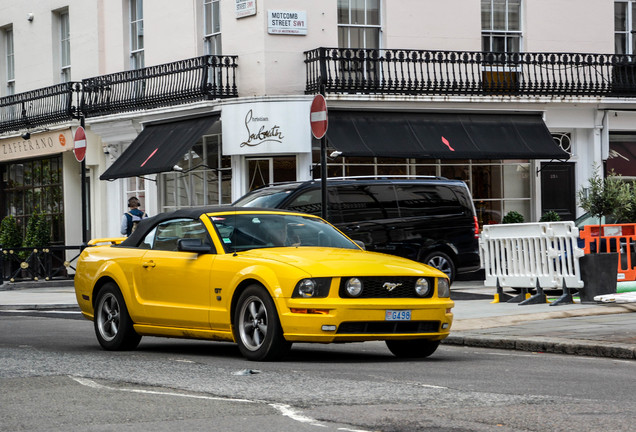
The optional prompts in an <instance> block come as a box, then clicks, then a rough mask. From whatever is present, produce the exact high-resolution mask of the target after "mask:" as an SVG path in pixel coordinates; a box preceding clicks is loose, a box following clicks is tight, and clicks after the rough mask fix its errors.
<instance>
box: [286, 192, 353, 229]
mask: <svg viewBox="0 0 636 432" xmlns="http://www.w3.org/2000/svg"><path fill="white" fill-rule="evenodd" d="M327 194H328V196H327V200H328V201H329V206H328V208H329V214H328V219H329V221H330V222H331V223H338V222H341V221H342V217H340V211H339V210H338V197H337V196H336V194H335V191H334V189H333V188H328V189H327ZM284 208H285V209H287V210H293V211H297V212H302V213H309V214H312V215H315V216H321V214H322V191H321V190H320V189H310V190H307V191H305V192H302V193H300V194H298V195H297V196H295V197H294V198H292V200H291V201H290V202H289V203H288V204H285V207H284Z"/></svg>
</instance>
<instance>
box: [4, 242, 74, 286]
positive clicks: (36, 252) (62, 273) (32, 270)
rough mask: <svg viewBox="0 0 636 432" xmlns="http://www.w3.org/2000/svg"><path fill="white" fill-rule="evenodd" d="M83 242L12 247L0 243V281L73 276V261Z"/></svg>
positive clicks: (67, 277) (71, 277)
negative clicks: (39, 246)
mask: <svg viewBox="0 0 636 432" xmlns="http://www.w3.org/2000/svg"><path fill="white" fill-rule="evenodd" d="M83 248H84V246H48V247H44V248H12V249H3V248H2V247H1V246H0V272H1V273H0V275H1V276H2V277H0V285H1V284H3V283H4V282H5V281H7V282H23V281H33V280H35V281H37V280H41V279H43V280H47V281H48V280H52V279H73V277H74V276H75V264H76V263H77V258H78V257H79V254H80V253H81V251H82V249H83Z"/></svg>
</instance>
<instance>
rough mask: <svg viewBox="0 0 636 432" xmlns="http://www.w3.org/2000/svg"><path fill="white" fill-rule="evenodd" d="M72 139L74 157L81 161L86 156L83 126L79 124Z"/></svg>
mask: <svg viewBox="0 0 636 432" xmlns="http://www.w3.org/2000/svg"><path fill="white" fill-rule="evenodd" d="M73 141H74V146H73V153H75V159H77V161H78V162H81V161H83V160H84V157H85V156H86V133H85V132H84V128H83V127H81V126H80V127H78V128H77V130H76V131H75V136H74V138H73Z"/></svg>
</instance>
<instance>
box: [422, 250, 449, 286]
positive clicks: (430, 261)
mask: <svg viewBox="0 0 636 432" xmlns="http://www.w3.org/2000/svg"><path fill="white" fill-rule="evenodd" d="M422 262H423V263H424V264H426V265H430V266H431V267H435V268H436V269H437V270H440V271H441V272H444V273H445V274H446V276H448V278H449V279H450V281H451V282H453V281H454V280H455V263H454V262H453V260H452V259H451V257H449V256H448V255H446V254H445V253H444V252H440V251H435V252H431V253H430V254H428V255H426V258H424V260H423V261H422Z"/></svg>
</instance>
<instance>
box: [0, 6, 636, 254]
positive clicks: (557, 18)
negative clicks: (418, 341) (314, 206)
mask: <svg viewBox="0 0 636 432" xmlns="http://www.w3.org/2000/svg"><path fill="white" fill-rule="evenodd" d="M23 3H24V2H14V1H8V0H0V120H2V121H1V122H0V132H1V133H0V170H1V172H2V184H1V191H0V215H1V216H6V215H9V214H13V215H15V216H17V217H18V218H22V220H23V221H25V220H26V219H27V218H28V216H29V214H30V212H32V211H33V210H34V208H35V207H38V208H39V209H40V210H41V211H44V212H45V213H46V214H47V215H48V217H49V218H50V220H51V221H52V222H53V230H54V232H53V237H54V241H56V242H57V243H59V244H67V245H71V244H80V243H81V242H82V241H83V239H85V238H96V237H113V236H118V235H119V225H120V220H121V215H122V214H123V212H124V211H126V203H127V199H128V198H129V197H131V196H137V197H139V198H140V199H141V201H142V208H143V209H144V210H146V212H147V213H149V214H151V215H153V214H157V213H159V212H162V211H167V210H172V209H176V208H183V207H191V206H201V205H215V204H229V203H231V202H232V201H234V200H235V199H237V198H239V197H240V196H241V195H243V194H244V193H246V192H248V191H249V190H251V189H253V188H255V187H258V186H261V185H263V184H268V183H271V182H278V181H293V180H308V179H312V178H319V177H320V157H321V155H320V152H319V149H320V142H319V141H318V140H316V139H314V138H312V134H311V129H310V123H309V111H310V104H311V101H312V99H313V97H314V95H315V94H316V93H318V92H319V91H320V90H323V91H324V93H325V97H326V100H327V105H328V108H329V130H328V132H327V146H328V151H327V153H328V155H329V158H328V162H327V163H328V174H329V176H331V177H341V176H409V177H414V176H420V175H435V176H444V177H448V178H459V179H462V180H464V181H466V182H467V184H468V185H469V187H470V189H471V192H472V194H473V198H474V202H475V207H476V209H477V212H478V215H479V222H480V223H481V224H488V223H500V222H501V219H502V217H503V216H504V215H505V214H506V213H508V212H510V211H513V210H514V211H518V212H520V213H521V214H522V215H523V216H524V218H525V220H526V221H537V220H539V218H540V217H541V215H542V214H543V213H545V212H546V211H548V210H554V211H557V212H558V213H560V214H561V216H562V217H563V218H564V219H573V218H575V217H576V216H578V215H580V213H581V212H582V210H581V209H580V208H578V206H577V203H576V192H577V191H578V190H579V189H580V188H582V187H585V186H586V183H587V179H588V178H589V177H590V176H591V175H592V173H593V170H594V167H595V166H599V167H601V169H605V170H609V169H611V168H614V169H615V170H616V171H617V172H619V173H621V174H622V175H623V176H625V177H626V178H630V177H633V176H636V170H634V172H631V171H630V166H629V165H630V164H629V161H631V158H632V157H633V156H634V155H636V111H634V108H636V81H630V80H631V78H632V76H633V69H631V67H632V66H631V65H630V63H631V61H632V57H631V54H633V50H634V49H636V47H633V46H632V45H633V42H632V40H631V36H630V34H631V33H630V32H631V31H632V30H633V29H634V28H633V24H632V16H631V10H632V8H633V6H634V4H636V1H631V0H629V1H614V0H581V1H577V2H573V1H571V0H481V1H480V0H454V1H450V2H425V1H421V0H399V1H398V0H322V1H319V2H318V1H297V0H294V1H292V0H190V1H182V2H173V1H168V0H153V1H148V0H146V1H143V0H122V1H105V0H51V1H49V2H29V3H27V4H23ZM460 10H461V13H458V11H460ZM486 53H491V54H492V53H494V54H492V55H491V57H487V56H486ZM542 53H543V54H544V55H542ZM556 53H560V54H563V53H567V56H563V55H556ZM550 54H551V55H552V56H551V55H550ZM201 58H203V60H201V61H202V62H203V63H202V64H203V66H201V65H199V63H197V62H199V61H198V60H197V61H195V59H201ZM599 59H600V60H599ZM217 62H220V63H217ZM610 63H611V64H610ZM608 65H609V66H608ZM192 71H199V72H200V73H199V72H196V73H195V72H192ZM475 71H477V72H475ZM604 73H605V75H603V76H601V77H600V78H599V76H600V75H602V74H604ZM621 74H624V75H625V77H626V78H624V77H623V75H621ZM194 79H196V80H198V81H197V82H191V81H192V80H194ZM618 84H620V85H618ZM56 86H60V87H59V88H60V89H62V90H60V92H61V93H63V92H64V91H68V92H69V93H68V95H70V96H69V97H68V99H64V101H65V103H67V105H68V106H67V107H65V108H63V109H60V110H59V111H64V112H67V113H68V116H67V117H66V118H65V117H64V116H61V117H59V118H58V117H51V118H50V119H47V116H46V115H44V114H42V113H41V112H35V114H33V115H32V114H31V111H30V110H31V109H35V107H37V106H38V101H42V100H48V99H47V98H48V97H50V96H49V94H50V93H51V92H53V90H55V89H58V87H56ZM197 86H198V87H197ZM320 86H322V87H320ZM194 87H197V88H199V89H200V95H199V96H202V97H190V96H188V95H186V94H185V93H186V91H185V89H188V88H194ZM45 89H46V91H45ZM53 93H54V92H53ZM51 97H53V98H54V97H56V96H51ZM33 101H36V102H33ZM140 101H142V102H143V103H141V102H140ZM119 102H121V103H119ZM47 109H51V110H55V109H57V108H55V109H53V108H52V107H51V106H50V105H47V104H46V103H44V104H43V106H42V107H41V110H40V111H44V112H46V110H47ZM38 116H39V117H38ZM80 117H84V119H83V122H84V126H85V129H86V134H87V154H86V159H85V170H84V174H83V173H82V169H81V164H80V162H78V161H77V160H76V158H75V156H74V154H73V151H72V150H73V137H74V133H75V131H76V129H77V127H78V126H79V125H80V122H81V120H80ZM526 120H527V121H528V122H529V124H530V126H528V125H527V124H526ZM526 127H531V130H530V129H525V128H526ZM460 129H461V137H460V135H457V136H456V138H453V136H454V134H455V133H456V132H457V131H458V130H460ZM525 130H529V131H530V132H528V133H527V134H526V133H523V131H525ZM398 131H400V132H398ZM520 131H521V132H520ZM27 133H28V134H29V135H30V136H27V135H25V134H27ZM438 133H439V137H438V136H437V135H435V134H438ZM434 135H435V139H434V140H432V139H431V136H434ZM546 136H547V137H548V138H547V141H546ZM429 141H430V142H429ZM436 146H437V147H436ZM470 146H472V147H470ZM551 146H552V148H551ZM82 175H84V178H85V181H86V183H85V185H86V193H85V196H84V197H82V193H81V190H82V187H81V182H82ZM38 176H39V177H38ZM36 177H37V179H36ZM83 205H84V206H87V209H86V210H87V216H86V218H87V219H86V220H84V221H82V216H81V215H82V206H83ZM82 226H85V228H86V232H84V233H83V232H82V228H81V227H82Z"/></svg>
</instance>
